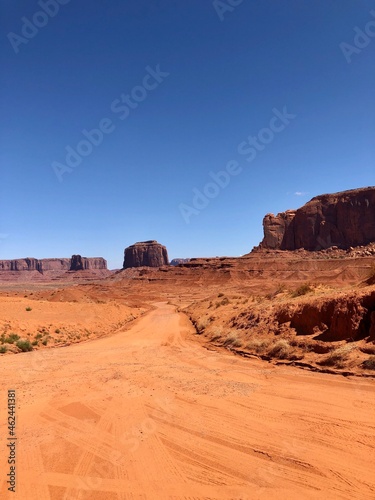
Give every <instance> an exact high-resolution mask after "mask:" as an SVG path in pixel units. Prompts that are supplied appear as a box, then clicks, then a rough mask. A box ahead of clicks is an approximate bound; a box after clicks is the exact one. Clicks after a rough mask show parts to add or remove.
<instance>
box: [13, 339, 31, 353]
mask: <svg viewBox="0 0 375 500" xmlns="http://www.w3.org/2000/svg"><path fill="white" fill-rule="evenodd" d="M16 346H17V347H18V349H21V351H22V352H27V351H32V350H33V346H32V345H31V343H30V341H29V340H18V341H17V343H16Z"/></svg>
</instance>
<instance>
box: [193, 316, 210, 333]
mask: <svg viewBox="0 0 375 500" xmlns="http://www.w3.org/2000/svg"><path fill="white" fill-rule="evenodd" d="M209 324H210V320H209V319H208V318H202V319H200V320H199V321H198V323H197V324H196V328H197V333H198V334H202V333H203V332H204V331H205V329H206V328H207V326H208V325H209Z"/></svg>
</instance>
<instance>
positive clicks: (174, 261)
mask: <svg viewBox="0 0 375 500" xmlns="http://www.w3.org/2000/svg"><path fill="white" fill-rule="evenodd" d="M186 262H190V259H172V260H171V262H170V265H171V266H179V265H180V264H186Z"/></svg>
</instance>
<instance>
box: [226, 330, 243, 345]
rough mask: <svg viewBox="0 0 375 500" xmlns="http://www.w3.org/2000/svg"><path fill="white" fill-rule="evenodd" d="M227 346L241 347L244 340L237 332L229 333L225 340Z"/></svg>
mask: <svg viewBox="0 0 375 500" xmlns="http://www.w3.org/2000/svg"><path fill="white" fill-rule="evenodd" d="M223 345H225V346H226V347H229V346H230V347H241V346H242V341H241V340H240V339H239V338H238V336H237V335H236V334H235V333H229V334H228V335H227V337H226V339H225V340H224V342H223Z"/></svg>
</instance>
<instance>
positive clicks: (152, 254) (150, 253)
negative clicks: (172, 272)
mask: <svg viewBox="0 0 375 500" xmlns="http://www.w3.org/2000/svg"><path fill="white" fill-rule="evenodd" d="M168 264H169V260H168V252H167V249H166V247H165V246H163V245H161V244H160V243H158V242H157V241H155V240H150V241H143V242H139V243H135V244H134V245H131V246H130V247H127V248H125V252H124V265H123V268H124V269H128V268H130V267H162V266H167V265H168Z"/></svg>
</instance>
